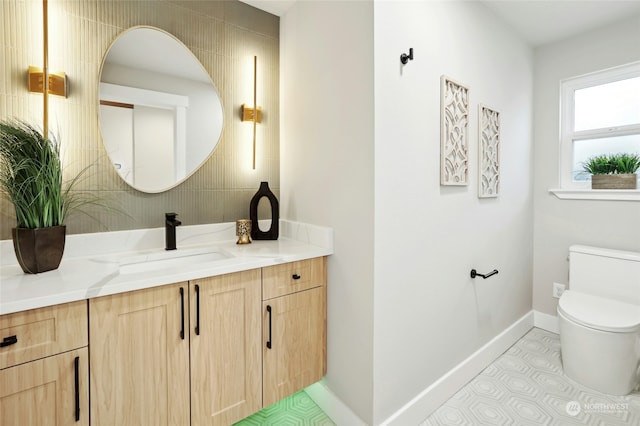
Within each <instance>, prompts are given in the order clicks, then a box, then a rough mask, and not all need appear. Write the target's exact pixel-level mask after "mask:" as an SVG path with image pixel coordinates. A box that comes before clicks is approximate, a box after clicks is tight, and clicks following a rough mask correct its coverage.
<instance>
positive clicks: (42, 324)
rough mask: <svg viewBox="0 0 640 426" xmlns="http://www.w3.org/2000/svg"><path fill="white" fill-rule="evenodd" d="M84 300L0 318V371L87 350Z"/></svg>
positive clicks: (85, 305) (85, 306) (85, 303)
mask: <svg viewBox="0 0 640 426" xmlns="http://www.w3.org/2000/svg"><path fill="white" fill-rule="evenodd" d="M87 322H88V320H87V302H86V301H85V300H82V301H78V302H72V303H66V304H62V305H55V306H48V307H46V308H39V309H32V310H29V311H23V312H16V313H14V314H7V315H2V316H0V345H2V346H0V369H3V368H7V367H11V366H13V365H17V364H22V363H24V362H28V361H33V360H35V359H39V358H44V357H46V356H50V355H55V354H58V353H61V352H65V351H69V350H72V349H77V348H80V347H83V346H87V342H88V332H87V328H88V327H87V326H88V324H87Z"/></svg>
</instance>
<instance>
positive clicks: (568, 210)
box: [533, 16, 640, 315]
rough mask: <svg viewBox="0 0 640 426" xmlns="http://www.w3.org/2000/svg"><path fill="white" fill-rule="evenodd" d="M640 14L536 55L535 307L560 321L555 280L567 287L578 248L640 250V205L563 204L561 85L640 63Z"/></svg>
mask: <svg viewBox="0 0 640 426" xmlns="http://www.w3.org/2000/svg"><path fill="white" fill-rule="evenodd" d="M639 41H640V16H635V17H632V18H629V19H627V20H625V21H622V22H617V23H615V24H613V25H609V26H606V27H603V28H600V29H598V30H595V31H591V32H589V33H586V34H583V35H581V36H577V37H573V38H571V39H568V40H565V41H562V42H559V43H554V44H551V45H547V46H542V47H539V48H537V49H536V51H535V85H534V87H535V98H534V101H535V102H534V112H535V119H534V134H535V137H534V146H535V151H534V154H535V156H534V164H535V168H534V173H533V175H534V178H535V181H534V204H535V215H534V217H535V219H534V243H535V244H534V272H533V282H534V285H533V308H534V309H536V310H538V311H541V312H545V313H548V314H552V315H555V313H556V306H557V299H554V298H552V296H551V294H552V293H551V289H552V283H553V282H554V281H556V282H561V283H567V282H568V271H569V264H568V262H567V255H568V250H569V246H570V245H571V244H586V245H594V246H600V247H609V248H617V249H622V250H633V251H640V203H638V202H632V201H627V202H625V201H581V200H560V199H558V198H556V197H555V196H554V195H552V194H550V193H549V192H548V190H549V189H550V188H557V187H558V185H559V174H558V167H559V159H558V153H559V151H558V146H559V145H558V144H559V143H558V134H559V130H558V129H559V127H558V124H559V123H558V117H559V113H560V112H559V102H560V101H559V94H560V89H559V87H560V83H559V82H560V80H562V79H565V78H569V77H575V76H578V75H583V74H587V73H590V72H594V71H599V70H603V69H606V68H610V67H614V66H617V65H622V64H626V63H629V62H634V61H639V60H640V43H639Z"/></svg>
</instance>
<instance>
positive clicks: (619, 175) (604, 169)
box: [582, 153, 640, 189]
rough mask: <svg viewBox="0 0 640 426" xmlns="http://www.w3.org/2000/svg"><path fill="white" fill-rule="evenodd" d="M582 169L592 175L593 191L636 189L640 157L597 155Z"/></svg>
mask: <svg viewBox="0 0 640 426" xmlns="http://www.w3.org/2000/svg"><path fill="white" fill-rule="evenodd" d="M582 168H583V170H584V171H585V172H587V173H590V174H591V175H592V176H591V189H636V187H637V182H638V175H637V174H636V172H637V170H638V168H640V155H639V154H626V153H621V154H603V155H597V156H595V157H591V158H589V159H588V160H587V161H586V162H585V163H583V164H582Z"/></svg>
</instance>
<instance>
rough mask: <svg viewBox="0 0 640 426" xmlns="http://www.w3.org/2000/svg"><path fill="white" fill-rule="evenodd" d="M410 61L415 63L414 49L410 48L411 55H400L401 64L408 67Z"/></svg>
mask: <svg viewBox="0 0 640 426" xmlns="http://www.w3.org/2000/svg"><path fill="white" fill-rule="evenodd" d="M409 61H413V47H410V48H409V54H408V55H407V54H406V53H403V54H402V55H400V62H402V65H406V64H407V63H408V62H409Z"/></svg>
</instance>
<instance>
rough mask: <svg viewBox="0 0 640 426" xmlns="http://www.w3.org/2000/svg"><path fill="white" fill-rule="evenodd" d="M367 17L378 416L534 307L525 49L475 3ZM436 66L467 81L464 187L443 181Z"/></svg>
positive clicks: (384, 10) (397, 9)
mask: <svg viewBox="0 0 640 426" xmlns="http://www.w3.org/2000/svg"><path fill="white" fill-rule="evenodd" d="M374 15H375V19H374V22H375V24H374V27H375V57H376V61H375V110H376V111H375V122H376V130H375V138H376V144H375V146H376V148H375V241H374V245H375V255H374V265H375V276H374V280H375V305H374V306H375V307H374V313H375V315H374V346H375V347H374V423H375V424H378V423H380V422H381V421H383V420H384V419H386V418H387V417H389V416H390V415H391V414H393V413H394V412H395V411H396V410H398V409H399V408H400V407H402V405H404V404H405V403H407V402H408V401H409V400H410V399H411V398H413V397H415V396H416V395H417V394H418V393H419V392H420V391H422V390H424V389H425V388H427V387H428V386H429V385H430V384H432V383H433V382H434V381H435V380H437V379H438V378H439V377H441V376H442V375H444V374H445V373H447V372H448V371H449V370H450V369H451V368H453V367H454V366H456V365H457V364H458V363H459V362H461V361H462V360H464V359H465V358H466V357H468V356H469V355H470V354H472V353H473V352H474V351H476V350H477V349H479V348H480V347H481V346H482V345H483V344H485V343H486V342H487V341H489V340H490V339H491V338H492V337H494V336H496V335H497V334H498V333H500V332H501V331H502V330H504V329H506V328H507V327H508V326H509V325H511V324H512V323H514V322H515V321H516V320H517V319H519V318H520V317H522V316H523V315H524V314H525V313H526V312H528V311H529V310H530V309H531V285H532V284H531V276H532V235H531V234H532V231H531V230H532V220H533V219H532V195H531V188H532V179H531V174H532V160H531V157H532V144H531V140H532V136H531V129H532V128H531V114H532V96H533V95H532V87H533V76H532V69H533V52H532V50H531V49H530V48H529V47H528V46H527V45H525V43H524V42H522V41H521V40H520V39H519V38H518V37H517V36H516V35H515V34H514V33H512V32H511V31H510V30H509V29H508V28H507V27H506V26H505V25H504V24H503V23H502V22H501V21H499V20H498V19H497V18H496V17H494V15H492V14H491V12H489V11H488V9H486V8H485V7H484V6H483V5H481V4H480V3H477V2H446V1H445V2H412V1H408V2H398V1H394V2H386V1H383V2H376V3H375V8H374ZM410 47H413V49H414V56H415V60H414V61H412V62H410V63H408V64H407V65H406V66H404V67H401V66H400V60H399V57H400V54H401V53H403V52H407V51H408V49H409V48H410ZM443 74H444V75H447V76H449V77H451V78H453V79H454V80H456V81H459V82H461V83H463V84H465V85H466V86H467V87H469V89H470V106H471V114H470V124H469V147H470V162H469V163H470V164H469V166H470V183H469V185H468V186H465V187H443V186H440V184H439V177H440V172H439V170H440V169H439V167H440V160H439V159H440V76H441V75H443ZM478 103H483V104H486V105H488V106H490V107H492V108H494V109H496V110H497V111H499V112H500V113H501V115H500V117H501V147H500V149H501V152H500V156H501V158H500V167H501V193H500V196H499V197H498V198H494V199H482V200H481V199H478V197H477V194H478V190H477V182H478V179H477V172H478V166H477V163H478V131H477V127H478V112H477V111H478ZM472 268H477V269H478V271H479V272H488V271H490V270H492V269H494V268H496V269H498V270H499V271H500V273H499V274H498V275H496V276H494V277H492V278H490V279H488V280H482V279H475V280H472V279H471V278H470V277H469V272H470V270H471V269H472ZM427 414H428V413H427Z"/></svg>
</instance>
